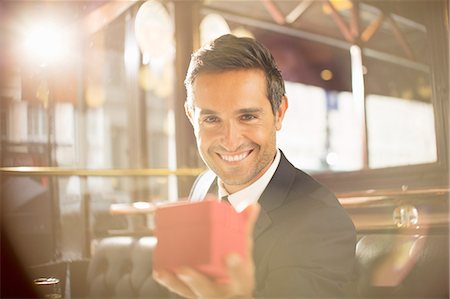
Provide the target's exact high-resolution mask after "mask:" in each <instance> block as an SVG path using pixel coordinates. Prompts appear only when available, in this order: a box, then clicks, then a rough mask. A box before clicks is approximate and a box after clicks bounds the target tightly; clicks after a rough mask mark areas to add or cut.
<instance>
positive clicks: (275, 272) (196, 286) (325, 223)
mask: <svg viewBox="0 0 450 299" xmlns="http://www.w3.org/2000/svg"><path fill="white" fill-rule="evenodd" d="M185 84H186V88H187V94H188V97H187V101H186V104H185V107H186V114H187V116H188V118H189V120H190V121H191V123H192V126H193V128H194V132H195V136H196V139H197V146H198V150H199V153H200V155H201V157H202V159H203V161H204V162H205V163H206V164H207V166H208V167H209V169H210V171H209V172H207V173H205V174H203V175H201V176H200V177H199V178H198V179H197V181H196V183H195V184H194V187H193V189H192V191H191V200H202V199H203V198H204V197H205V195H206V193H211V192H216V196H218V197H219V198H223V197H225V196H226V197H227V199H228V201H229V202H230V204H231V205H232V206H233V207H234V208H235V209H236V210H237V211H238V212H241V211H244V212H245V213H247V214H248V227H247V229H248V234H249V243H248V245H249V248H250V252H249V255H250V257H251V258H248V259H242V258H241V257H240V256H238V255H235V254H230V255H229V256H228V257H227V258H226V261H225V262H226V265H227V267H228V271H229V276H230V281H229V283H227V284H223V283H216V282H215V281H213V280H212V279H210V278H209V277H206V276H205V275H203V274H202V273H199V272H197V271H195V270H193V269H191V268H187V267H184V268H181V269H179V271H176V273H175V274H172V273H168V272H165V271H158V272H154V277H155V279H156V280H157V281H158V282H160V283H161V284H162V285H164V286H166V287H167V288H168V289H169V290H171V291H173V292H175V293H177V294H179V295H181V296H183V297H187V298H252V297H264V298H268V297H272V298H281V297H295V298H311V297H322V298H335V297H342V296H345V295H346V293H345V291H346V289H347V288H348V285H349V283H350V281H351V278H352V272H353V264H354V255H355V243H356V240H355V229H354V226H353V223H352V222H351V220H350V218H349V217H348V215H347V214H346V213H345V211H344V209H343V208H342V207H341V206H340V204H339V202H338V201H337V199H336V198H335V196H334V195H333V194H332V193H331V192H330V191H328V190H327V189H326V188H325V187H323V186H322V185H320V184H319V183H318V182H316V181H315V180H314V179H312V178H311V177H310V176H308V175H307V174H305V173H304V172H302V171H300V170H298V169H296V168H295V167H294V166H292V165H291V164H290V163H289V162H288V160H287V159H286V158H285V157H284V155H283V153H282V152H281V151H280V150H279V149H277V146H276V131H277V130H280V129H281V127H282V122H283V118H284V115H285V113H286V110H287V108H288V99H287V97H286V95H285V88H284V81H283V79H282V76H281V73H280V71H279V70H278V69H277V66H276V64H275V61H274V59H273V57H272V55H271V54H270V52H269V51H268V50H267V49H266V48H265V47H264V46H263V45H261V44H260V43H258V42H257V41H255V40H253V39H249V38H237V37H235V36H233V35H224V36H222V37H220V38H218V39H216V40H215V41H213V42H212V43H211V44H210V45H207V46H205V47H204V48H202V49H200V50H198V51H197V52H196V53H194V54H193V56H192V59H191V63H190V66H189V70H188V73H187V77H186V80H185ZM215 190H217V191H215Z"/></svg>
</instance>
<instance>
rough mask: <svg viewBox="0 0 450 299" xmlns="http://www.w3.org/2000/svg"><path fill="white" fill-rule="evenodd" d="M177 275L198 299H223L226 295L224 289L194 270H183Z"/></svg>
mask: <svg viewBox="0 0 450 299" xmlns="http://www.w3.org/2000/svg"><path fill="white" fill-rule="evenodd" d="M176 274H177V276H178V278H179V279H180V280H181V281H183V283H185V284H186V285H187V286H188V287H189V288H190V289H191V290H192V292H193V293H194V294H195V296H196V297H197V298H201V297H203V298H215V297H222V295H224V294H225V293H226V290H225V288H224V287H221V286H218V285H217V284H216V283H215V282H214V281H213V280H212V279H211V278H209V277H207V276H205V275H203V274H202V273H200V272H198V271H195V270H193V269H190V268H182V269H179V270H178V271H177V273H176Z"/></svg>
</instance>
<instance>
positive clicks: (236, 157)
mask: <svg viewBox="0 0 450 299" xmlns="http://www.w3.org/2000/svg"><path fill="white" fill-rule="evenodd" d="M251 152H252V151H251V150H250V151H247V152H244V153H241V154H237V155H223V154H219V156H220V158H222V160H225V161H227V162H239V161H242V160H244V159H245V158H247V157H248V155H250V153H251Z"/></svg>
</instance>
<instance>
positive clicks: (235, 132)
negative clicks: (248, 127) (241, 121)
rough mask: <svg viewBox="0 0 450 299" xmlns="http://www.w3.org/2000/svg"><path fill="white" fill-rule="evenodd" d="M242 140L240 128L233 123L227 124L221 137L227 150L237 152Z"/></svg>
mask: <svg viewBox="0 0 450 299" xmlns="http://www.w3.org/2000/svg"><path fill="white" fill-rule="evenodd" d="M240 138H241V134H240V130H239V126H238V125H237V124H235V123H234V122H232V121H230V122H227V123H225V125H224V126H223V128H222V136H221V139H222V145H223V146H224V147H225V149H226V150H228V151H230V152H232V151H235V150H236V149H237V148H238V147H239V145H240Z"/></svg>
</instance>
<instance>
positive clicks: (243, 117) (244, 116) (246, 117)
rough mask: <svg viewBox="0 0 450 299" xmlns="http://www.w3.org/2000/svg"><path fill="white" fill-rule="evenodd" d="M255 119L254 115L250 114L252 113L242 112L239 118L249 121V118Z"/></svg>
mask: <svg viewBox="0 0 450 299" xmlns="http://www.w3.org/2000/svg"><path fill="white" fill-rule="evenodd" d="M254 119H256V116H254V115H252V114H244V115H242V116H241V120H244V121H249V120H254Z"/></svg>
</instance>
